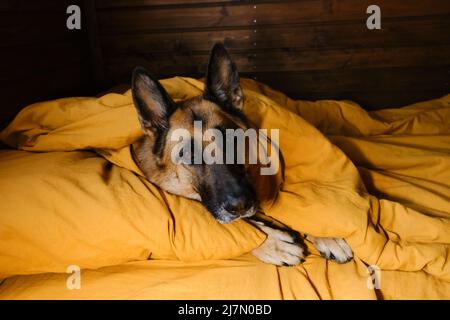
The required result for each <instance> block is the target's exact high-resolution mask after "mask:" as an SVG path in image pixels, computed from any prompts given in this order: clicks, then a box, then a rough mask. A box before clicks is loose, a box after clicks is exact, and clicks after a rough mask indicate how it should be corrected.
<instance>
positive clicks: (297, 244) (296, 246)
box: [252, 224, 307, 266]
mask: <svg viewBox="0 0 450 320" xmlns="http://www.w3.org/2000/svg"><path fill="white" fill-rule="evenodd" d="M258 227H259V228H260V229H261V230H262V231H264V232H265V233H266V234H267V239H266V240H265V241H264V242H263V243H262V244H261V245H260V246H259V247H258V248H256V249H254V250H253V251H252V254H253V255H254V256H255V257H257V258H258V259H259V260H261V261H263V262H265V263H270V264H274V265H277V266H295V265H298V264H300V263H302V262H303V261H304V257H305V256H306V254H307V251H306V246H305V244H304V243H303V242H302V240H301V238H300V237H299V236H298V235H297V234H296V233H295V232H293V231H285V230H278V229H274V228H271V227H268V226H265V225H261V224H259V225H258Z"/></svg>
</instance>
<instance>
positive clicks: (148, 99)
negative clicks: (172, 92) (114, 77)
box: [131, 67, 175, 134]
mask: <svg viewBox="0 0 450 320" xmlns="http://www.w3.org/2000/svg"><path fill="white" fill-rule="evenodd" d="M131 82H132V83H131V88H132V90H131V91H132V94H133V101H134V106H135V107H136V110H137V112H138V116H139V121H140V123H141V127H142V129H143V130H144V132H145V133H147V134H148V133H155V132H160V131H162V130H165V129H167V128H168V127H169V117H170V115H171V114H172V112H173V111H174V109H175V104H174V102H173V101H172V99H171V98H170V97H169V95H168V94H167V92H166V90H164V88H163V87H162V85H161V84H160V83H159V81H158V80H156V79H154V78H153V77H152V76H151V75H150V74H149V73H148V72H147V70H145V69H144V68H142V67H136V68H135V69H134V70H133V77H132V81H131Z"/></svg>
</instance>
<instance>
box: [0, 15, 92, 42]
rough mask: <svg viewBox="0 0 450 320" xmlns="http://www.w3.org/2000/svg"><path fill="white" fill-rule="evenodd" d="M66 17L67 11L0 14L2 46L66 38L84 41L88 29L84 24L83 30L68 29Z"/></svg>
mask: <svg viewBox="0 0 450 320" xmlns="http://www.w3.org/2000/svg"><path fill="white" fill-rule="evenodd" d="M66 19H67V15H66V14H65V11H64V13H61V12H58V13H52V12H43V13H30V14H23V13H21V12H9V13H5V14H0V34H1V35H2V38H3V41H1V42H0V48H5V47H11V46H22V45H30V44H42V43H45V42H55V41H64V40H71V41H74V42H76V41H84V39H86V31H85V29H84V28H83V24H82V30H68V29H67V28H66Z"/></svg>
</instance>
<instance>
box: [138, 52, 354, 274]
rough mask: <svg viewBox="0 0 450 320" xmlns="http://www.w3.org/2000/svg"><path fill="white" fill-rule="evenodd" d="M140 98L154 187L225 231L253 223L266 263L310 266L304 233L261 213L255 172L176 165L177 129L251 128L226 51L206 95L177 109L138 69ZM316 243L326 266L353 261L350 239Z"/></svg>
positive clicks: (142, 156)
mask: <svg viewBox="0 0 450 320" xmlns="http://www.w3.org/2000/svg"><path fill="white" fill-rule="evenodd" d="M132 96H133V102H134V105H135V107H136V110H137V114H138V118H139V122H140V124H141V127H142V130H143V132H144V135H143V137H142V138H141V139H140V140H138V141H136V142H135V143H133V145H132V153H133V156H134V158H135V161H136V163H137V165H138V166H139V167H140V169H141V170H142V172H143V173H144V174H145V176H146V178H147V179H148V180H149V181H150V182H152V183H153V184H155V185H157V186H158V187H160V188H161V189H162V190H164V191H167V192H169V193H172V194H175V195H178V196H182V197H185V198H189V199H193V200H197V201H200V202H201V203H202V204H203V205H204V206H205V207H206V209H207V210H208V211H209V212H210V213H211V214H212V215H213V216H214V217H215V218H216V220H218V221H219V222H220V223H231V222H233V221H236V220H238V219H246V220H247V221H248V222H249V223H251V224H253V225H254V226H256V227H258V228H259V229H260V230H262V231H263V232H264V233H265V234H266V235H267V238H266V240H265V241H264V242H263V243H262V244H261V245H260V246H259V247H258V248H256V249H254V250H253V251H252V254H253V255H254V256H256V257H257V258H258V259H259V260H261V261H263V262H265V263H270V264H274V265H277V266H295V265H298V264H300V263H301V262H303V261H304V259H305V256H306V255H307V254H308V252H307V250H306V246H305V243H304V241H303V238H302V237H300V235H299V233H297V232H295V231H293V230H291V229H289V228H288V227H286V226H284V225H281V224H279V223H277V222H276V221H273V220H270V219H268V217H266V216H264V215H263V214H261V213H258V205H259V200H258V196H257V193H256V191H255V186H254V185H253V183H252V179H251V177H250V176H249V167H251V166H249V165H246V164H223V163H222V164H220V163H216V164H206V163H204V162H203V163H196V164H186V163H175V162H174V161H172V160H173V159H172V158H171V151H172V150H173V148H174V147H175V145H174V144H175V142H174V141H172V140H171V139H169V137H170V135H171V133H173V131H174V130H176V129H180V128H182V129H185V130H187V131H188V132H192V131H193V123H194V122H195V121H200V122H201V123H202V126H203V128H205V129H207V128H218V129H220V130H225V129H236V128H242V129H248V128H249V125H248V121H247V119H246V117H245V116H244V114H243V113H242V108H243V107H244V95H243V91H242V89H241V86H240V79H239V74H238V71H237V68H236V65H235V64H234V62H233V61H232V59H231V57H230V55H229V54H228V52H227V50H226V49H225V47H224V46H223V45H222V44H221V43H216V44H215V45H214V46H213V48H212V50H211V53H210V56H209V62H208V66H207V72H206V79H205V90H204V93H203V94H202V95H200V96H197V97H194V98H191V99H188V100H186V101H182V102H177V103H175V102H174V101H173V100H172V99H171V97H170V96H169V95H168V93H167V92H166V91H165V89H164V88H163V87H162V85H161V84H160V83H159V81H158V80H157V79H155V78H154V77H152V76H151V75H150V74H149V73H148V72H147V71H146V70H145V69H144V68H142V67H136V68H135V69H134V71H133V75H132ZM194 142H195V141H193V142H192V143H194ZM197 143H200V144H202V143H203V142H197ZM308 239H309V240H310V241H311V242H312V243H313V244H314V246H315V247H316V248H317V250H318V251H319V252H320V254H321V255H322V256H323V257H325V258H326V259H329V260H334V261H336V262H338V263H345V262H348V261H350V260H351V259H352V258H353V253H352V250H351V248H350V247H349V245H348V244H347V243H346V241H345V240H344V239H338V238H318V237H314V236H311V235H308Z"/></svg>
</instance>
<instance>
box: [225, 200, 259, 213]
mask: <svg viewBox="0 0 450 320" xmlns="http://www.w3.org/2000/svg"><path fill="white" fill-rule="evenodd" d="M252 206H253V205H252V203H251V201H248V199H247V197H244V196H228V197H227V202H226V205H225V210H227V211H228V212H230V213H233V214H238V215H241V214H245V213H247V211H248V210H250V209H251V208H252Z"/></svg>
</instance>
